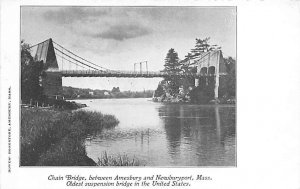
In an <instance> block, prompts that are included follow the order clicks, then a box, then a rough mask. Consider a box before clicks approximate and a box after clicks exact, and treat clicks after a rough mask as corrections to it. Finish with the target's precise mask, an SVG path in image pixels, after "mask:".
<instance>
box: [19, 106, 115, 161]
mask: <svg viewBox="0 0 300 189" xmlns="http://www.w3.org/2000/svg"><path fill="white" fill-rule="evenodd" d="M21 111H22V112H21V160H20V163H21V166H95V165H97V163H96V162H94V161H93V160H92V159H90V158H89V157H88V156H87V155H86V151H85V146H84V139H85V138H86V136H87V135H91V134H95V133H97V132H101V131H102V130H103V129H104V128H111V127H115V126H116V125H117V124H118V123H119V121H118V120H117V119H116V118H115V117H114V116H112V115H104V114H101V113H99V112H88V111H75V112H71V111H58V110H49V109H41V108H22V110H21Z"/></svg>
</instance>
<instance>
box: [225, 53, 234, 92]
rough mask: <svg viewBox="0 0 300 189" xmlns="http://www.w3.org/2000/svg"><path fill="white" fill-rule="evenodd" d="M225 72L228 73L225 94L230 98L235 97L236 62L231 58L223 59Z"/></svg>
mask: <svg viewBox="0 0 300 189" xmlns="http://www.w3.org/2000/svg"><path fill="white" fill-rule="evenodd" d="M224 61H225V66H226V71H227V73H228V80H227V93H228V95H229V96H231V97H235V93H236V91H235V90H236V89H235V88H236V71H235V65H236V60H235V59H233V58H232V57H228V58H224Z"/></svg>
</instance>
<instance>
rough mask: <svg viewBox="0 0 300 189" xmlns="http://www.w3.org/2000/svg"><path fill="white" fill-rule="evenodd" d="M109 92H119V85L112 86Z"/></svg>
mask: <svg viewBox="0 0 300 189" xmlns="http://www.w3.org/2000/svg"><path fill="white" fill-rule="evenodd" d="M111 92H112V93H119V92H121V91H120V88H119V87H113V88H112V90H111Z"/></svg>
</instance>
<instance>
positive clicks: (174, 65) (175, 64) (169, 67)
mask: <svg viewBox="0 0 300 189" xmlns="http://www.w3.org/2000/svg"><path fill="white" fill-rule="evenodd" d="M164 66H165V71H166V72H168V73H176V72H180V63H179V58H178V54H177V52H175V50H174V49H173V48H171V49H170V50H169V51H168V53H167V56H166V58H165V65H164Z"/></svg>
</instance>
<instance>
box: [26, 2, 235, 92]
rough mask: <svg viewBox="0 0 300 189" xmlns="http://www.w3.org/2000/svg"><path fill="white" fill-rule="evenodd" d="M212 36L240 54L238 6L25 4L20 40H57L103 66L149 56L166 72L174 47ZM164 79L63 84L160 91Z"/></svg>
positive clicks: (181, 49)
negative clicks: (237, 20) (168, 54)
mask: <svg viewBox="0 0 300 189" xmlns="http://www.w3.org/2000/svg"><path fill="white" fill-rule="evenodd" d="M205 37H210V38H211V39H210V43H211V44H217V45H219V46H221V48H222V51H223V54H224V56H233V57H236V9H235V7H218V8H216V7H205V8H204V7H184V8H183V7H22V9H21V39H24V40H25V42H27V43H29V44H31V45H34V44H36V43H38V42H41V41H44V40H46V39H48V38H52V39H53V40H54V41H55V42H57V43H59V44H61V45H63V46H64V47H65V48H67V49H69V50H71V51H73V52H75V53H76V54H78V55H80V56H82V57H84V58H85V59H88V60H90V61H92V62H94V63H96V64H98V65H101V66H103V67H106V68H109V69H115V70H133V65H134V63H135V62H140V61H144V60H147V61H148V67H149V70H151V71H157V70H162V69H163V65H164V58H165V56H166V54H167V52H168V50H169V49H170V48H174V49H175V51H177V52H178V55H179V58H180V59H183V58H184V56H185V55H186V54H187V53H188V52H189V51H190V49H192V48H193V47H194V45H195V38H201V39H202V38H205ZM159 80H161V79H141V78H139V79H128V78H127V79H126V78H118V79H115V78H64V79H63V85H65V86H73V87H81V88H92V89H112V87H114V86H115V87H117V86H119V87H120V89H121V90H143V89H155V88H156V87H157V84H158V81H159Z"/></svg>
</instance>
